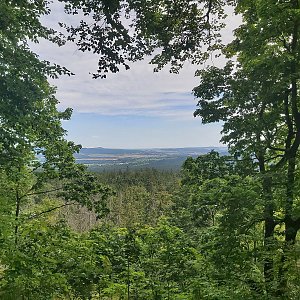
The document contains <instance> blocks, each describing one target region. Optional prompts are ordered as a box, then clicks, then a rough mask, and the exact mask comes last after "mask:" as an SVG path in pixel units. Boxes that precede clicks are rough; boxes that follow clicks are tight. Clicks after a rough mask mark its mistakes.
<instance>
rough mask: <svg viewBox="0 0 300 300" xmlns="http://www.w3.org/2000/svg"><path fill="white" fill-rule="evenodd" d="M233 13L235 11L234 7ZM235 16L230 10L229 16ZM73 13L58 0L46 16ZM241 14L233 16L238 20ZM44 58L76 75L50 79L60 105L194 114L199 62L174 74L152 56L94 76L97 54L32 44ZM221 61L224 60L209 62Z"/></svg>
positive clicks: (91, 109) (104, 111)
mask: <svg viewBox="0 0 300 300" xmlns="http://www.w3.org/2000/svg"><path fill="white" fill-rule="evenodd" d="M230 13H231V12H230ZM231 17H232V16H231ZM65 18H67V19H68V20H67V21H68V22H72V16H67V15H65V14H64V13H63V12H62V5H61V4H58V3H55V4H54V6H53V13H52V14H51V15H50V16H48V17H46V18H45V22H46V23H47V24H49V26H51V27H53V26H55V24H56V22H57V21H61V20H62V19H65ZM237 22H239V21H238V20H237V19H234V22H230V25H231V26H230V27H234V26H236V24H237ZM231 31H232V28H229V29H226V30H224V39H225V40H229V39H230V38H231V36H232V33H231ZM32 48H33V50H34V51H36V52H37V53H38V54H39V55H40V57H41V58H42V59H47V60H50V61H51V62H55V63H58V64H60V65H63V66H66V67H67V68H68V69H70V70H71V71H72V72H74V73H75V74H76V75H75V76H71V77H67V76H63V77H60V78H59V80H52V81H51V82H52V83H53V84H54V85H55V86H57V87H58V89H57V97H58V99H59V100H60V102H61V104H60V107H61V108H65V107H72V108H73V109H74V111H75V112H79V113H80V112H85V113H87V112H93V113H98V114H103V115H126V114H128V115H130V114H141V113H142V114H145V115H158V116H165V117H169V118H180V116H182V118H183V119H184V118H187V117H188V118H192V113H193V110H194V109H195V108H196V101H195V100H194V99H193V96H192V95H191V91H192V88H193V87H194V86H196V85H197V82H198V79H197V78H195V77H194V72H195V69H196V67H195V66H192V65H189V64H186V66H185V67H184V68H183V70H182V71H181V72H180V74H179V75H175V74H170V73H169V71H168V70H167V69H164V70H162V71H161V72H159V73H153V66H152V65H149V64H148V61H149V59H148V60H145V61H141V62H137V63H135V64H133V65H132V69H131V70H129V71H121V72H120V73H118V74H110V75H109V77H108V78H107V79H97V80H93V79H92V78H91V74H90V72H93V71H95V70H96V69H97V57H96V56H95V55H92V54H90V53H82V52H80V51H78V50H77V49H76V46H75V45H74V44H68V45H66V46H63V47H60V48H59V47H57V46H56V45H52V44H51V43H49V42H47V41H41V42H40V44H37V45H33V46H32ZM208 63H214V64H222V63H223V62H222V61H214V62H208Z"/></svg>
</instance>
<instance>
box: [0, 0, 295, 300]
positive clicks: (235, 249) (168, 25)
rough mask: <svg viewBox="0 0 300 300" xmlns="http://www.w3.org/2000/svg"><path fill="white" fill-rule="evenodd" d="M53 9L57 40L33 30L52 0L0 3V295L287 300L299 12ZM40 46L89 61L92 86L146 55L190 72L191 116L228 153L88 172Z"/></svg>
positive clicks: (265, 0)
mask: <svg viewBox="0 0 300 300" xmlns="http://www.w3.org/2000/svg"><path fill="white" fill-rule="evenodd" d="M58 1H59V2H62V3H63V4H64V5H65V13H66V14H69V17H70V18H71V17H72V16H74V21H73V22H72V24H71V25H70V24H64V23H63V22H64V21H63V20H61V22H60V26H61V32H58V31H56V30H54V29H52V28H48V27H46V26H44V25H43V24H42V23H41V22H42V21H41V20H42V17H43V16H45V15H48V14H50V13H51V3H50V2H51V1H48V0H2V1H0V124H1V126H0V151H1V155H0V179H1V180H0V243H1V246H0V298H1V299H11V300H18V299H20V300H25V299H26V300H29V299H30V300H31V299H49V300H55V299H103V300H121V299H124V300H125V299H127V300H129V299H140V300H142V299H143V300H146V299H147V300H148V299H153V300H159V299H161V300H163V299H168V300H176V299H177V300H179V299H182V300H183V299H186V300H192V299H193V300H201V299H211V300H213V299H249V300H251V299H266V300H269V299H270V300H276V299H295V300H297V299H300V285H299V282H300V243H299V233H298V232H299V229H300V198H299V195H298V194H299V188H300V184H299V183H300V178H299V176H300V174H299V146H300V95H299V94H300V92H299V84H300V13H299V12H300V3H299V1H298V0H248V1H240V0H197V1H194V0H193V1H192V0H139V1H131V0H110V1H107V0H58ZM230 9H231V10H234V12H235V14H236V15H239V17H240V18H241V22H240V25H238V27H237V28H236V29H235V31H234V39H233V41H231V42H230V43H228V44H225V43H224V42H223V41H222V30H223V28H224V27H225V25H226V23H228V22H230V21H229V20H228V18H227V13H228V10H230ZM81 19H82V20H81ZM78 20H79V22H78V24H77V25H76V22H77V21H78ZM40 39H47V40H49V41H51V42H53V43H55V44H57V45H58V46H63V45H64V44H65V43H67V42H73V43H75V44H76V45H77V47H78V50H79V51H83V52H85V51H90V52H93V53H94V54H95V55H97V56H98V57H99V62H98V67H97V70H94V74H93V77H94V79H95V80H96V79H97V80H100V79H101V78H102V79H104V78H105V77H106V76H109V73H111V72H112V73H115V72H118V71H119V70H120V69H121V68H123V69H126V70H128V69H130V67H134V64H133V62H135V61H137V60H141V59H143V58H144V57H145V55H152V61H151V63H153V64H154V65H155V70H156V71H159V70H160V69H162V68H163V67H166V68H169V69H170V71H171V72H175V73H176V72H180V69H181V68H182V66H183V65H184V63H185V62H187V61H188V62H190V63H193V64H195V65H197V66H199V70H198V71H197V72H196V74H195V75H196V76H198V79H199V85H198V86H196V87H194V89H193V93H194V95H195V98H196V99H197V108H196V111H195V113H194V115H195V117H199V118H201V121H202V123H203V124H207V123H213V122H222V124H223V130H222V142H223V143H225V144H226V145H227V146H228V149H229V155H220V154H219V153H217V152H215V151H211V152H210V153H208V154H205V155H201V156H199V157H198V158H187V160H186V161H185V162H184V164H183V166H182V170H181V172H180V173H179V174H177V173H173V172H170V171H169V172H168V171H157V170H153V169H147V170H140V171H133V170H128V171H123V172H122V171H120V172H106V173H99V174H96V173H91V172H88V171H87V170H86V168H85V166H84V165H78V164H76V163H75V159H74V156H73V154H74V153H76V152H78V151H79V150H80V145H75V144H74V143H73V142H71V141H68V140H67V139H66V131H65V130H64V129H63V127H62V121H63V120H68V119H69V118H70V117H71V114H72V109H66V110H65V111H58V109H57V104H58V103H59V100H58V99H57V98H56V95H55V87H53V86H52V85H51V84H50V83H49V81H48V79H49V78H59V77H60V76H61V75H67V76H68V75H69V76H72V72H71V71H69V70H67V69H66V68H65V67H64V66H59V65H56V64H54V63H52V62H48V61H42V60H40V58H39V57H38V55H37V54H35V53H33V52H32V50H31V49H30V46H29V45H30V43H37V42H38V41H39V40H40ZM212 57H219V58H220V57H221V58H222V59H223V62H224V63H223V66H219V67H217V66H216V65H214V64H209V61H210V60H211V58H212ZM203 66H205V67H203ZM91 71H93V70H91ZM199 121H200V120H199ZM195 138H196V137H195ZM38 157H42V158H43V159H38Z"/></svg>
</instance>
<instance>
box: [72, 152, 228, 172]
mask: <svg viewBox="0 0 300 300" xmlns="http://www.w3.org/2000/svg"><path fill="white" fill-rule="evenodd" d="M211 150H216V151H218V152H219V153H221V154H226V153H227V148H226V147H188V148H155V149H109V148H102V147H97V148H82V149H81V150H80V153H78V154H75V158H76V161H77V162H78V163H82V164H85V165H87V166H88V167H89V169H90V170H91V171H110V170H126V169H128V168H129V169H142V168H154V169H160V170H179V169H180V167H181V166H182V164H183V162H184V161H185V160H186V158H187V157H189V156H190V157H197V156H199V155H201V154H205V153H208V152H210V151H211Z"/></svg>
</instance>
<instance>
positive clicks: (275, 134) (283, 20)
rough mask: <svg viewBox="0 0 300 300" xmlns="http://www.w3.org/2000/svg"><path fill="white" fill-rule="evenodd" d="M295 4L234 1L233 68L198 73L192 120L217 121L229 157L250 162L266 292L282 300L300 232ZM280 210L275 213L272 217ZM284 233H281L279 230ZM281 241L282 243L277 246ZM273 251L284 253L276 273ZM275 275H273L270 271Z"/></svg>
mask: <svg viewBox="0 0 300 300" xmlns="http://www.w3.org/2000/svg"><path fill="white" fill-rule="evenodd" d="M298 8H299V4H298V2H297V1H287V2H284V3H283V2H282V3H281V2H276V3H275V2H273V1H265V2H264V3H263V4H262V3H261V2H258V1H250V2H249V3H239V5H237V10H238V11H239V12H240V13H242V15H243V17H244V24H243V25H241V26H240V27H239V28H238V29H237V30H236V39H235V40H234V41H233V42H232V43H231V44H230V45H228V46H227V48H226V50H225V52H226V54H227V55H228V56H230V57H232V56H233V55H236V56H237V63H233V62H229V63H228V64H227V65H226V67H225V68H223V69H218V68H215V67H211V68H209V69H208V70H204V71H201V72H199V75H200V78H201V79H200V80H201V84H200V85H199V86H198V87H196V88H195V89H194V92H195V95H196V96H197V97H199V102H198V106H199V108H198V109H197V111H196V112H195V115H199V116H201V117H202V118H203V122H204V123H209V122H215V121H220V120H222V121H224V128H223V138H222V140H223V141H224V142H226V143H228V144H229V146H230V148H231V152H232V153H233V154H234V155H236V156H243V157H250V158H252V159H253V161H254V162H255V163H256V164H257V171H258V172H259V177H260V179H261V182H262V187H263V192H262V193H263V196H264V226H265V232H264V242H265V250H266V251H267V253H269V254H266V257H265V259H264V277H265V281H266V289H267V291H268V293H269V294H270V295H273V296H278V297H284V295H285V297H287V295H288V285H289V284H290V285H293V283H292V281H289V278H290V276H291V274H290V272H289V268H290V267H291V268H292V266H291V265H289V264H291V261H290V260H289V259H288V253H289V252H290V251H291V249H293V247H294V245H295V243H296V235H297V232H298V230H299V229H300V216H299V214H298V212H297V211H298V210H297V203H298V199H297V197H296V193H297V185H298V184H297V181H298V180H299V179H298V174H297V171H296V166H297V164H298V152H299V143H300V139H299V137H300V136H299V129H300V127H299V124H300V123H299V97H298V84H299V75H298V73H299V70H298V69H299V56H298V49H299V25H298V24H299V16H298V14H297V10H298ZM279 212H280V213H279ZM278 226H281V227H283V228H284V233H282V232H281V231H278ZM282 235H284V242H283V243H278V242H279V241H280V240H281V236H282ZM274 245H275V247H276V248H277V249H281V251H282V252H283V254H282V257H281V262H280V263H279V267H275V266H276V264H278V261H276V260H275V259H274V257H273V255H274V254H273V255H272V253H274V252H273V251H274ZM277 268H278V272H277V273H276V271H275V270H276V269H277Z"/></svg>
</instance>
